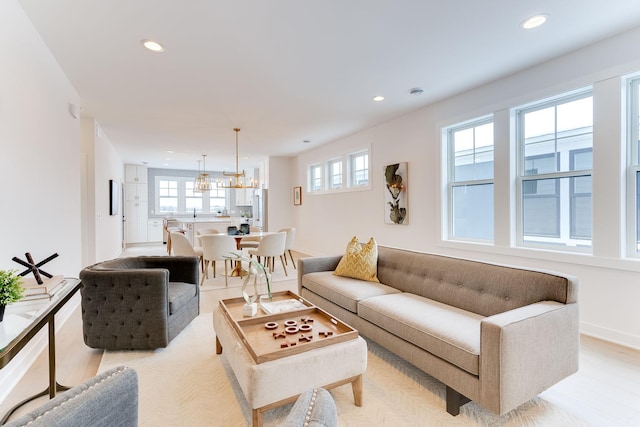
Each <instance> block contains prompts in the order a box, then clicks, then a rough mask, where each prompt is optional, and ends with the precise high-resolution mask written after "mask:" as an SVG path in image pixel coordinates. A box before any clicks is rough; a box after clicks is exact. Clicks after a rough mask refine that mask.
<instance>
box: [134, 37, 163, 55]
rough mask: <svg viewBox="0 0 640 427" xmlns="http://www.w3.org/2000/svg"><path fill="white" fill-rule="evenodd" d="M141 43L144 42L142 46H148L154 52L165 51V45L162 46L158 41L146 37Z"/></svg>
mask: <svg viewBox="0 0 640 427" xmlns="http://www.w3.org/2000/svg"><path fill="white" fill-rule="evenodd" d="M140 43H142V46H144V47H146V48H147V49H149V50H150V51H152V52H164V46H162V45H161V44H160V43H158V42H157V41H154V40H149V39H145V40H141V41H140Z"/></svg>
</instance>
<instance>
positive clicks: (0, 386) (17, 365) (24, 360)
mask: <svg viewBox="0 0 640 427" xmlns="http://www.w3.org/2000/svg"><path fill="white" fill-rule="evenodd" d="M79 306H80V296H79V295H75V296H74V297H73V298H71V300H69V302H68V303H67V304H65V306H64V307H62V309H60V311H59V312H58V313H57V314H56V319H55V325H56V333H57V332H58V331H59V330H60V328H62V327H63V326H64V324H65V323H66V322H67V320H69V318H70V317H71V314H72V313H73V311H74V310H75V309H76V308H78V307H79ZM48 346H49V340H48V330H47V327H46V326H45V327H43V328H42V329H41V330H40V331H39V332H38V333H37V334H36V336H35V337H33V339H31V341H30V342H29V343H28V344H27V345H26V346H25V347H24V348H23V349H22V350H21V351H20V353H18V354H17V355H16V356H15V357H14V358H13V359H12V360H11V362H9V364H8V365H7V366H5V367H4V368H2V370H0V402H4V400H5V399H6V398H7V397H8V396H9V395H10V394H11V392H12V391H13V389H14V387H15V386H16V385H18V383H19V382H20V380H21V379H22V377H23V376H24V375H25V374H26V373H27V372H28V371H29V369H30V368H31V366H32V365H33V364H34V362H35V361H36V359H37V358H38V357H39V356H40V354H42V352H43V351H47V349H48ZM45 380H46V378H45ZM37 391H40V390H34V393H35V392H37Z"/></svg>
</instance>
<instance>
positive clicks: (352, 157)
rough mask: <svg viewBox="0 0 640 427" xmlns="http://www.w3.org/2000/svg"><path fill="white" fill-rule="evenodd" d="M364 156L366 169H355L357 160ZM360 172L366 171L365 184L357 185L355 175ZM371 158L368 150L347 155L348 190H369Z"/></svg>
mask: <svg viewBox="0 0 640 427" xmlns="http://www.w3.org/2000/svg"><path fill="white" fill-rule="evenodd" d="M364 156H366V157H367V159H366V162H365V163H366V168H364V169H356V166H355V163H356V162H357V160H358V159H360V158H362V157H364ZM361 171H366V174H367V182H366V184H359V183H357V182H356V174H357V173H358V172H361ZM370 172H371V156H370V155H369V149H365V150H359V151H355V152H353V153H350V154H348V155H347V175H348V179H347V186H348V187H350V188H369V187H370V186H371V174H370Z"/></svg>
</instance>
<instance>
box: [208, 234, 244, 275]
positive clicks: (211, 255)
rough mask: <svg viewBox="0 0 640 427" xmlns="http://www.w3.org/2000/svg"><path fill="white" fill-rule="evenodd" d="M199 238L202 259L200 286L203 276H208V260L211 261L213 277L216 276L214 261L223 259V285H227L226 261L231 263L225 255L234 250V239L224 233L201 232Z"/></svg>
mask: <svg viewBox="0 0 640 427" xmlns="http://www.w3.org/2000/svg"><path fill="white" fill-rule="evenodd" d="M200 240H201V241H202V259H203V260H204V274H203V275H202V278H201V279H200V286H202V283H203V282H204V279H205V277H206V278H208V277H209V262H212V263H213V266H212V269H213V277H214V278H215V277H216V261H224V285H225V286H228V285H229V282H228V277H229V272H228V270H227V261H228V262H229V263H231V260H230V259H228V258H225V257H228V256H230V255H231V254H232V253H233V252H236V240H235V239H234V238H233V236H228V235H226V234H203V235H202V236H200Z"/></svg>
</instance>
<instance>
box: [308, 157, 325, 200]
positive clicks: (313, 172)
mask: <svg viewBox="0 0 640 427" xmlns="http://www.w3.org/2000/svg"><path fill="white" fill-rule="evenodd" d="M308 189H309V192H311V193H313V192H318V191H322V164H320V163H318V164H315V165H311V166H309V185H308Z"/></svg>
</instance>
